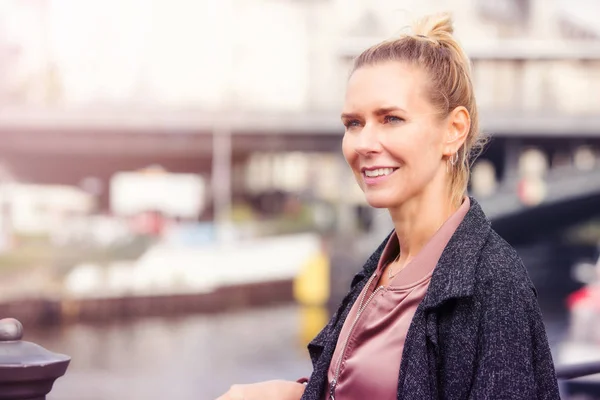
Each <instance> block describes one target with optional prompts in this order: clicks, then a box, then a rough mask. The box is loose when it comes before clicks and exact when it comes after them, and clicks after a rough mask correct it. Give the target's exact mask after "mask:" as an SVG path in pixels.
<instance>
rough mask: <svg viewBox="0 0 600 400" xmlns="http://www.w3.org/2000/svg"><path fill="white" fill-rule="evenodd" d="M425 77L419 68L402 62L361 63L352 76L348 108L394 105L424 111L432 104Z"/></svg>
mask: <svg viewBox="0 0 600 400" xmlns="http://www.w3.org/2000/svg"><path fill="white" fill-rule="evenodd" d="M425 77H426V75H425V74H424V73H423V72H422V71H421V70H419V69H418V68H415V67H412V66H410V65H406V64H404V63H400V62H388V63H383V64H376V65H372V66H365V67H361V68H359V69H357V70H356V71H354V73H353V74H352V76H351V77H350V79H349V80H348V85H347V88H346V97H345V104H344V112H348V113H351V112H358V111H362V112H366V111H367V110H375V109H382V108H392V107H396V108H400V109H403V110H406V111H407V112H410V111H413V110H414V111H424V110H423V108H428V105H429V104H428V98H427V96H426V94H427V91H426V86H427V85H426V79H425Z"/></svg>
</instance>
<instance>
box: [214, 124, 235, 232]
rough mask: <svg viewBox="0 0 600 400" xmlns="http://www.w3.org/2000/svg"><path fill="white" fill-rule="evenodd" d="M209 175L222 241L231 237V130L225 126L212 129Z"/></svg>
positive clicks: (216, 222)
mask: <svg viewBox="0 0 600 400" xmlns="http://www.w3.org/2000/svg"><path fill="white" fill-rule="evenodd" d="M211 175H212V182H211V183H212V194H213V207H214V212H215V229H216V235H217V240H218V241H219V242H220V243H224V242H227V241H229V240H230V239H231V130H230V128H228V127H226V126H217V127H215V129H214V131H213V158H212V174H211Z"/></svg>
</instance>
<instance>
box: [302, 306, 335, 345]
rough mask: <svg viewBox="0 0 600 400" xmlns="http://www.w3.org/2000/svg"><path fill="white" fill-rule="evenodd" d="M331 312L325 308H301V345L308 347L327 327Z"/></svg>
mask: <svg viewBox="0 0 600 400" xmlns="http://www.w3.org/2000/svg"><path fill="white" fill-rule="evenodd" d="M327 321H329V312H328V311H327V308H326V307H324V306H302V307H300V342H301V343H300V344H301V346H302V348H304V347H306V346H307V345H308V343H310V341H311V340H313V339H314V337H315V336H317V334H318V333H319V332H320V331H321V329H323V328H324V327H325V325H327Z"/></svg>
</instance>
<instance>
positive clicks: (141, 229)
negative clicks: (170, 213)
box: [132, 212, 165, 236]
mask: <svg viewBox="0 0 600 400" xmlns="http://www.w3.org/2000/svg"><path fill="white" fill-rule="evenodd" d="M164 227H165V220H164V218H163V216H162V215H161V214H160V213H158V212H145V213H141V214H139V215H137V216H136V217H134V218H133V221H132V229H133V230H134V231H135V232H136V233H138V234H143V235H152V236H160V235H161V234H162V231H163V228H164Z"/></svg>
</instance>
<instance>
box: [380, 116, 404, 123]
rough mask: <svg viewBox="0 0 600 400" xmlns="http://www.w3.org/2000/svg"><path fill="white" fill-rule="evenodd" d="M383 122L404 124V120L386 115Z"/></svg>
mask: <svg viewBox="0 0 600 400" xmlns="http://www.w3.org/2000/svg"><path fill="white" fill-rule="evenodd" d="M383 121H384V123H386V124H398V123H400V122H404V119H402V118H400V117H396V116H395V115H386V116H385V117H384V119H383Z"/></svg>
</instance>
